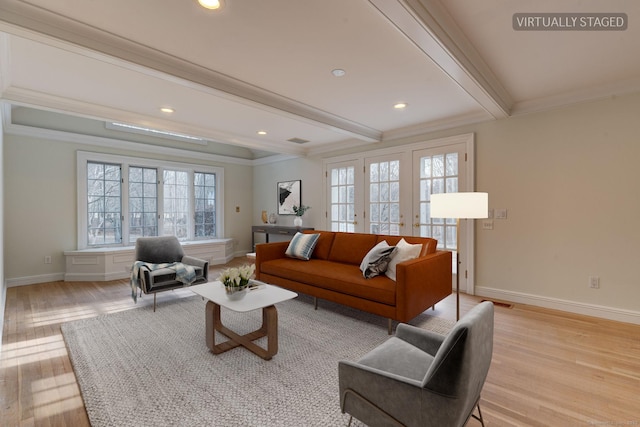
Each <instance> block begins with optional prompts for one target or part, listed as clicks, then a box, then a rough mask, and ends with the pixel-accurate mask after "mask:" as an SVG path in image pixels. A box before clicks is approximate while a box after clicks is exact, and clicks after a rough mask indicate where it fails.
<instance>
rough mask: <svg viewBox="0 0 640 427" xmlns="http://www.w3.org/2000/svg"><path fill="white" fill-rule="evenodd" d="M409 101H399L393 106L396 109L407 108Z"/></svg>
mask: <svg viewBox="0 0 640 427" xmlns="http://www.w3.org/2000/svg"><path fill="white" fill-rule="evenodd" d="M407 105H408V104H407V103H406V102H398V103H397V104H395V105H394V106H393V108H395V109H396V110H403V109H405V108H407Z"/></svg>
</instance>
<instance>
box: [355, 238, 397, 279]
mask: <svg viewBox="0 0 640 427" xmlns="http://www.w3.org/2000/svg"><path fill="white" fill-rule="evenodd" d="M395 251H396V247H395V246H389V244H388V243H387V242H386V241H384V240H383V241H382V242H380V243H378V244H377V245H375V246H374V247H373V248H371V250H370V251H369V252H368V253H367V255H365V257H364V258H363V259H362V263H361V264H360V271H362V275H363V276H364V277H365V278H366V279H370V278H372V277H375V276H379V275H380V274H382V273H384V272H385V271H387V267H388V266H389V261H391V258H392V257H393V255H394V254H395Z"/></svg>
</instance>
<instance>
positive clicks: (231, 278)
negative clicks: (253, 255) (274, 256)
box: [218, 264, 256, 290]
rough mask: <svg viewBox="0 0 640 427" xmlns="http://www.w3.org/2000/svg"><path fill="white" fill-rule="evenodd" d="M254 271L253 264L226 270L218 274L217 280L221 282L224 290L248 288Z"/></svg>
mask: <svg viewBox="0 0 640 427" xmlns="http://www.w3.org/2000/svg"><path fill="white" fill-rule="evenodd" d="M255 271H256V266H255V265H254V264H251V265H243V266H242V267H237V268H236V267H234V268H227V269H226V270H224V271H223V272H222V274H220V277H218V280H220V281H221V282H222V284H223V285H224V287H225V288H238V289H239V290H240V289H244V288H246V287H247V286H249V280H250V279H251V276H253V273H254V272H255Z"/></svg>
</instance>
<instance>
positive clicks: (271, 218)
mask: <svg viewBox="0 0 640 427" xmlns="http://www.w3.org/2000/svg"><path fill="white" fill-rule="evenodd" d="M276 221H277V218H276V214H274V213H271V214H269V224H275V223H276Z"/></svg>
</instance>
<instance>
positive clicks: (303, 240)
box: [285, 233, 320, 261]
mask: <svg viewBox="0 0 640 427" xmlns="http://www.w3.org/2000/svg"><path fill="white" fill-rule="evenodd" d="M319 237H320V235H319V234H303V233H296V234H295V236H293V239H291V242H289V247H288V248H287V251H286V252H285V255H286V256H288V257H291V258H297V259H303V260H305V261H309V258H311V254H312V253H313V249H314V248H315V247H316V243H318V238H319Z"/></svg>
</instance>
